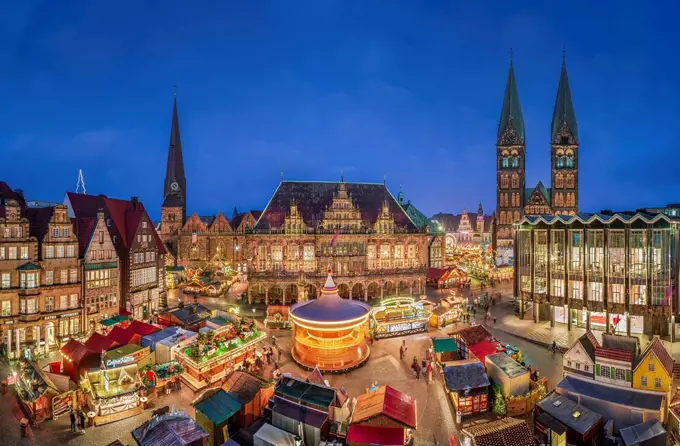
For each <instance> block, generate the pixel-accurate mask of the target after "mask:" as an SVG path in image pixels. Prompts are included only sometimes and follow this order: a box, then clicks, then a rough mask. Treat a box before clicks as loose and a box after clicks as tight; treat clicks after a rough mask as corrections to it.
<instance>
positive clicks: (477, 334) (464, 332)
mask: <svg viewBox="0 0 680 446" xmlns="http://www.w3.org/2000/svg"><path fill="white" fill-rule="evenodd" d="M449 335H450V336H453V335H458V336H460V339H461V340H462V341H463V342H465V344H466V345H467V346H468V347H470V346H471V345H474V344H477V343H479V342H482V341H483V340H485V339H490V338H491V337H493V335H492V334H491V333H490V332H489V330H487V329H486V328H484V327H483V326H482V325H475V326H474V327H463V328H460V329H457V330H453V331H452V332H451V333H450V334H449Z"/></svg>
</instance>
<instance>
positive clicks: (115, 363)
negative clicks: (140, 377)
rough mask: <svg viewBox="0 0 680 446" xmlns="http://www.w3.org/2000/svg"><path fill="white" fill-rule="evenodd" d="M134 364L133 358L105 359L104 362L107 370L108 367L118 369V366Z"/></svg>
mask: <svg viewBox="0 0 680 446" xmlns="http://www.w3.org/2000/svg"><path fill="white" fill-rule="evenodd" d="M133 362H135V358H134V357H133V356H123V357H122V358H116V359H107V360H106V362H104V365H105V366H106V367H107V368H110V367H118V366H120V365H125V364H130V363H133Z"/></svg>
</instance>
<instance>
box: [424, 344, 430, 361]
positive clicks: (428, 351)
mask: <svg viewBox="0 0 680 446" xmlns="http://www.w3.org/2000/svg"><path fill="white" fill-rule="evenodd" d="M425 359H426V360H427V361H430V360H432V347H429V348H428V349H427V351H426V352H425Z"/></svg>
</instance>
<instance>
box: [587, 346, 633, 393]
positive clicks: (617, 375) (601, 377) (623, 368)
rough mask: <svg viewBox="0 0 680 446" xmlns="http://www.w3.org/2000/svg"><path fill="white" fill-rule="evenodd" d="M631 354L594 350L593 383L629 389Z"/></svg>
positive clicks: (620, 351) (619, 351)
mask: <svg viewBox="0 0 680 446" xmlns="http://www.w3.org/2000/svg"><path fill="white" fill-rule="evenodd" d="M632 376H633V354H632V353H631V352H629V351H627V350H617V349H613V348H603V347H600V348H596V349H595V381H601V382H605V383H607V384H615V385H617V386H622V387H631V384H632V383H631V381H632V379H633V378H632Z"/></svg>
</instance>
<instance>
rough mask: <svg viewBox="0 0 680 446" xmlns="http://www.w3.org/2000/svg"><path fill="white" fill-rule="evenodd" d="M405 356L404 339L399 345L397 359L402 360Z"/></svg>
mask: <svg viewBox="0 0 680 446" xmlns="http://www.w3.org/2000/svg"><path fill="white" fill-rule="evenodd" d="M405 356H406V341H401V347H399V359H401V360H403V359H404V357H405Z"/></svg>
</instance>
